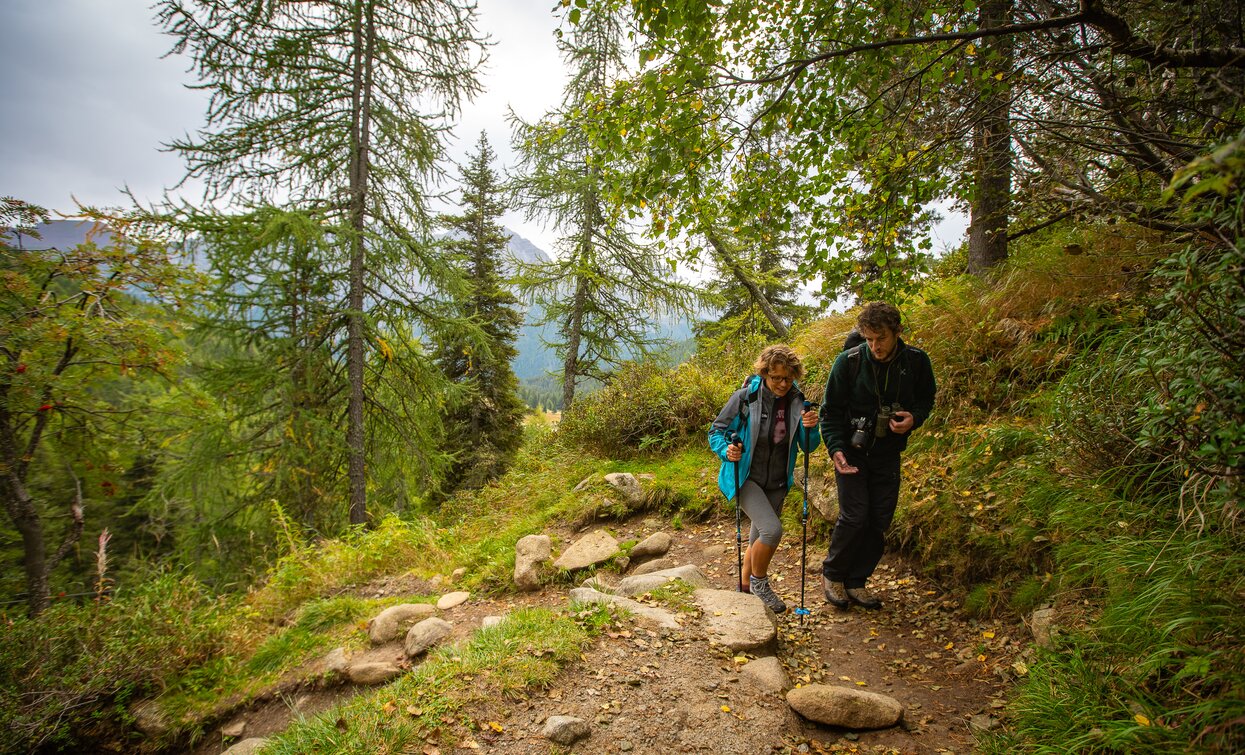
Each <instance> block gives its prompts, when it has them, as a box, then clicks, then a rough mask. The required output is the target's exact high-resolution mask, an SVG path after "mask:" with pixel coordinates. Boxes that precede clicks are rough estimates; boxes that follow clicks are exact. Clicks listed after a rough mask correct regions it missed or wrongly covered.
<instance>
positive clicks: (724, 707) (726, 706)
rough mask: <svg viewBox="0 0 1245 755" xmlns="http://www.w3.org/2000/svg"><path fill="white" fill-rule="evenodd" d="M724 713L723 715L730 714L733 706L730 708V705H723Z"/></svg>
mask: <svg viewBox="0 0 1245 755" xmlns="http://www.w3.org/2000/svg"><path fill="white" fill-rule="evenodd" d="M722 712H723V713H730V712H731V706H729V705H723V706H722Z"/></svg>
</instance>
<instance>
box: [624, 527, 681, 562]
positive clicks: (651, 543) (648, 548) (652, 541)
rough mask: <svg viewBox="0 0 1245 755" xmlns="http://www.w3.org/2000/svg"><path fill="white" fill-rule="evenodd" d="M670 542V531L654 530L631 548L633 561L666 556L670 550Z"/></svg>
mask: <svg viewBox="0 0 1245 755" xmlns="http://www.w3.org/2000/svg"><path fill="white" fill-rule="evenodd" d="M670 542H671V538H670V534H669V533H666V532H654V533H653V534H651V535H649V536H648V537H646V538H644V539H643V540H641V541H640V542H638V543H636V544H635V547H634V548H632V549H631V558H632V560H633V561H644V560H647V559H650V558H657V557H658V556H664V555H666V552H667V551H669V550H670Z"/></svg>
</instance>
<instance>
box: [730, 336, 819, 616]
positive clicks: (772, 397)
mask: <svg viewBox="0 0 1245 755" xmlns="http://www.w3.org/2000/svg"><path fill="white" fill-rule="evenodd" d="M752 368H753V370H754V371H755V372H756V374H755V375H753V376H752V377H750V378H748V379H747V380H746V381H744V385H743V387H742V388H740V389H739V390H737V391H735V392H734V393H733V394H731V397H730V399H729V400H728V401H727V402H726V406H724V407H722V411H721V412H719V413H718V416H717V419H715V420H714V421H713V425H712V426H711V427H710V428H709V448H711V449H713V452H714V453H715V454H717V456H718V458H719V459H721V460H722V467H721V469H720V470H719V472H718V487H719V488H721V490H722V493H723V494H725V495H726V497H727V498H728V499H730V498H735V505H736V507H737V509H736V511H738V509H739V508H742V509H743V511H744V513H746V514H747V515H748V519H749V520H750V521H751V523H752V524H751V529H750V530H749V534H748V550H747V552H746V553H744V554H743V555H742V556H741V557H740V560H741V563H740V568H739V571H740V573H739V575H738V576H739V588H740V590H742V591H745V592H751V593H752V594H753V595H755V596H757V597H758V598H760V599H761V602H763V603H764V604H765V605H767V606H769V608H770V610H772V611H773V612H774V613H782V612H783V611H785V610H787V604H786V603H784V602H783V601H782V599H781V598H779V597H778V595H777V594H775V593H774V589H773V588H772V587H771V586H770V583H769V563H770V560H771V559H773V557H774V551H775V550H777V549H778V542H779V540H781V539H782V520H781V519H780V518H779V516H780V515H781V513H782V503H783V499H784V498H786V497H787V490H788V489H790V487H791V485H792V484H793V483H794V482H795V475H794V473H795V460H796V457H797V456H798V454H799V449H801V448H802V449H804V450H805V451H806V452H811V451H813V450H814V449H815V448H817V446H818V445H820V440H821V436H820V433H819V432H818V430H817V412H816V410H814V409H809V410H808V411H804V394H803V393H802V392H801V391H800V386H799V384H798V383H797V382H796V381H798V380H799V379H800V378H801V377H803V376H804V365H803V363H802V362H801V361H800V357H799V356H798V355H797V354H796V353H795V350H794V349H792V348H791V347H790V346H784V345H782V344H777V345H774V346H766V347H765V348H764V349H763V350H762V351H761V355H760V356H759V357H757V360H756V364H754V365H753V366H752ZM734 436H738V442H737V443H732V442H731V438H732V437H734ZM736 486H738V488H739V489H738V490H736ZM736 522H738V519H737V520H736ZM736 537H737V538H738V534H736Z"/></svg>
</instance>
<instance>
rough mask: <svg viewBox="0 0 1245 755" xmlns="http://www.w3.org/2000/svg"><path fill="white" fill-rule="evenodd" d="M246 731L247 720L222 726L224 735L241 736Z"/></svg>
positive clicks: (221, 731) (222, 734)
mask: <svg viewBox="0 0 1245 755" xmlns="http://www.w3.org/2000/svg"><path fill="white" fill-rule="evenodd" d="M244 731H246V721H234V722H233V723H231V724H229V725H228V726H224V727H221V730H220V733H221V736H224V737H240V736H242V733H243V732H244Z"/></svg>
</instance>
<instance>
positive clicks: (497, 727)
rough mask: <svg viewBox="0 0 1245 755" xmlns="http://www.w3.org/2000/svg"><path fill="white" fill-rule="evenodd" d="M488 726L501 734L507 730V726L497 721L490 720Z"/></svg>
mask: <svg viewBox="0 0 1245 755" xmlns="http://www.w3.org/2000/svg"><path fill="white" fill-rule="evenodd" d="M488 727H489V728H490V729H492V730H493V731H495V732H497V733H499V734H500V733H501V732H503V731H505V730H506V727H505V726H502V725H501V724H499V723H497V722H496V721H489V722H488Z"/></svg>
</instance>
